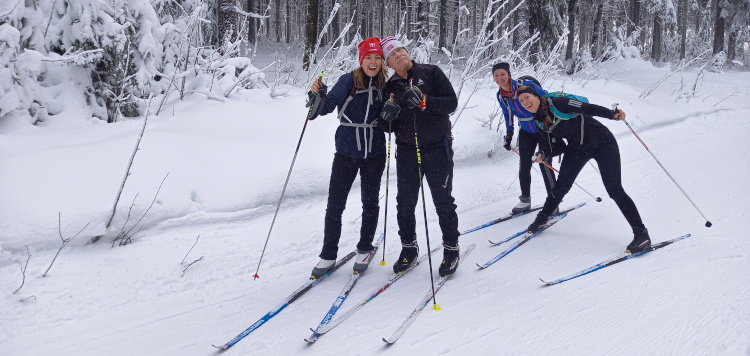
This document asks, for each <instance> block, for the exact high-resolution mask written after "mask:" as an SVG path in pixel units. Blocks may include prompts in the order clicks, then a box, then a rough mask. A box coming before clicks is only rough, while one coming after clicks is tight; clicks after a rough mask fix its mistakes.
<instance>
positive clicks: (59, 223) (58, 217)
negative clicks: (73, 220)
mask: <svg viewBox="0 0 750 356" xmlns="http://www.w3.org/2000/svg"><path fill="white" fill-rule="evenodd" d="M60 216H61V214H60V212H58V213H57V232H58V233H59V234H60V239H61V240H62V245H60V248H59V249H58V250H57V253H56V254H55V257H54V258H53V259H52V262H50V264H49V267H47V270H46V271H44V274H43V275H42V277H47V272H49V270H50V269H51V268H52V264H54V263H55V260H56V259H57V256H58V255H60V251H62V249H63V247H65V245H67V244H68V242H70V241H72V240H73V239H74V238H76V236H78V235H80V234H81V233H82V232H83V230H84V229H86V227H88V226H89V224H90V223H87V224H86V226H84V227H83V229H81V231H78V233H77V234H75V235H73V237H71V238H69V239H66V238H64V237H63V235H62V227H61V222H60V220H61V218H60Z"/></svg>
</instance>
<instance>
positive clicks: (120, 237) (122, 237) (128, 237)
mask: <svg viewBox="0 0 750 356" xmlns="http://www.w3.org/2000/svg"><path fill="white" fill-rule="evenodd" d="M167 177H169V173H167V175H166V176H164V178H163V179H162V180H161V183H160V184H159V189H157V190H156V194H154V199H153V200H151V204H149V206H148V208H147V209H146V211H144V212H143V215H141V217H140V218H139V219H138V221H136V222H135V224H133V226H131V227H130V229H128V230H127V231H125V226H127V224H128V222H130V214H131V212H132V211H133V206H135V200H136V198H138V194H136V195H135V198H133V203H131V204H130V209H128V216H127V217H126V218H125V223H123V224H122V228H121V229H120V232H119V233H118V234H117V236H116V237H115V239H114V240H112V247H114V246H115V242H117V241H120V246H124V245H127V244H129V243H131V242H133V238H132V237H133V236H134V235H135V234H137V233H138V232H140V231H141V229H142V228H143V226H140V227H138V224H140V223H141V220H143V218H145V217H146V214H148V212H149V211H150V210H151V208H152V207H153V206H154V203H155V202H156V198H157V197H158V196H159V192H160V191H161V187H162V186H163V185H164V181H165V180H166V179H167ZM136 227H138V230H136V231H133V229H135V228H136Z"/></svg>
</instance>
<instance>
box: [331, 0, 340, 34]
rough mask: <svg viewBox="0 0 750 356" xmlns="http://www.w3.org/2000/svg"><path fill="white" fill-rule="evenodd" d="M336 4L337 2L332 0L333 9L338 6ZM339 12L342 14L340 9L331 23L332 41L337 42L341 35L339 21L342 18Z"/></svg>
mask: <svg viewBox="0 0 750 356" xmlns="http://www.w3.org/2000/svg"><path fill="white" fill-rule="evenodd" d="M336 2H337V1H336V0H331V9H333V7H334V6H336ZM339 12H341V8H340V7H339V11H337V12H336V16H334V17H333V21H331V31H330V32H331V41H335V40H336V39H337V38H338V37H339V34H340V33H341V26H340V24H339V19H340V18H341V16H339Z"/></svg>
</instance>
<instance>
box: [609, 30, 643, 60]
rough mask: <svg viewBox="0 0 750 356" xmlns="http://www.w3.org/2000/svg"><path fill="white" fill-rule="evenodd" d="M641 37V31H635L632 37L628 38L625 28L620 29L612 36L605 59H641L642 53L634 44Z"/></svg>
mask: <svg viewBox="0 0 750 356" xmlns="http://www.w3.org/2000/svg"><path fill="white" fill-rule="evenodd" d="M639 35H640V33H639V31H633V33H632V34H631V35H630V37H627V38H626V36H625V28H624V27H619V28H618V29H617V31H615V32H614V33H613V34H612V37H611V38H610V39H609V43H608V44H607V46H606V48H605V49H604V53H606V54H605V58H614V59H618V58H621V59H631V58H641V52H640V51H639V50H638V47H636V46H635V45H633V42H634V41H635V39H636V38H638V36H639Z"/></svg>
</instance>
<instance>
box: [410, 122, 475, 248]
mask: <svg viewBox="0 0 750 356" xmlns="http://www.w3.org/2000/svg"><path fill="white" fill-rule="evenodd" d="M451 145H452V140H451V139H450V138H449V137H448V136H446V137H445V138H444V140H443V144H437V145H434V146H430V147H424V148H422V147H420V149H419V152H420V155H421V158H422V175H423V176H424V177H425V178H427V179H426V180H427V185H428V186H429V188H430V193H432V201H433V203H434V204H435V211H436V212H437V216H438V221H439V224H440V230H441V231H442V233H443V243H445V244H449V245H451V246H456V245H457V244H458V236H459V235H460V233H459V232H458V215H456V204H454V202H455V199H454V198H453V196H452V195H451V193H452V191H453V148H452V147H451ZM396 173H397V187H398V193H397V194H396V211H397V213H396V218H397V220H398V228H399V230H398V234H399V237H401V242H404V243H411V242H413V241H414V240H415V239H416V238H417V234H416V223H417V222H416V217H415V210H416V207H417V201H418V199H419V195H420V188H419V186H420V181H421V177H420V176H419V165H418V162H417V149H416V147H414V146H410V145H405V144H400V145H398V146H397V148H396Z"/></svg>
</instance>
